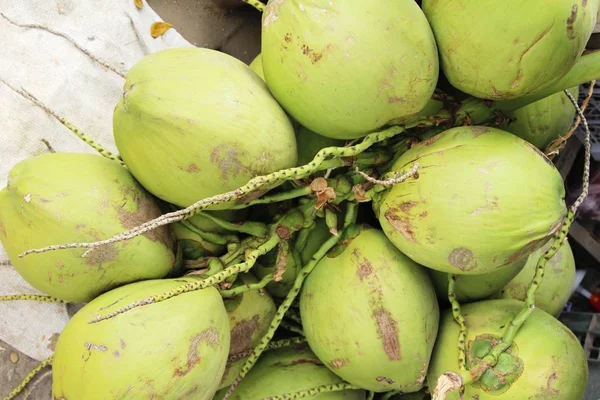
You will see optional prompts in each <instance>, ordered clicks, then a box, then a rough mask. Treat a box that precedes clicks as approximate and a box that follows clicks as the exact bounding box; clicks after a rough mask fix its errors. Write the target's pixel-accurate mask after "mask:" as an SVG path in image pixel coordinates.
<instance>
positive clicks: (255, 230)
mask: <svg viewBox="0 0 600 400" xmlns="http://www.w3.org/2000/svg"><path fill="white" fill-rule="evenodd" d="M202 215H203V216H204V217H206V218H208V219H210V220H211V221H212V222H214V223H215V225H217V226H219V227H220V228H223V229H226V230H228V231H231V232H239V233H245V234H248V235H252V236H258V237H265V236H267V234H268V233H269V229H268V228H267V226H266V225H265V224H263V223H261V222H255V221H243V222H241V223H234V222H229V221H226V220H224V219H221V218H218V217H215V216H214V215H212V214H211V213H202Z"/></svg>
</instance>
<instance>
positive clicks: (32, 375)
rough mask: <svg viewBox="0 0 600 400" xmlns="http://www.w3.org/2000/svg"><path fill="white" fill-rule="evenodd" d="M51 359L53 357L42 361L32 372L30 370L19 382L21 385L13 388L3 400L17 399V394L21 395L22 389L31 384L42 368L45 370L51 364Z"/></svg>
mask: <svg viewBox="0 0 600 400" xmlns="http://www.w3.org/2000/svg"><path fill="white" fill-rule="evenodd" d="M52 359H53V356H50V357H48V358H47V359H45V360H44V361H42V362H41V363H40V364H39V365H38V366H37V367H35V368H34V369H33V370H31V372H30V373H29V374H28V375H27V376H26V377H25V379H23V381H21V383H20V384H19V386H17V387H16V388H14V389H13V390H12V391H11V392H10V393H9V394H8V396H6V397H5V398H4V400H13V399H14V398H15V397H17V395H18V394H19V393H21V392H22V391H23V389H25V387H26V386H27V385H28V384H29V382H31V380H32V379H33V378H35V376H36V375H37V374H38V373H39V372H40V371H41V370H42V369H44V368H46V367H47V366H48V365H50V364H52Z"/></svg>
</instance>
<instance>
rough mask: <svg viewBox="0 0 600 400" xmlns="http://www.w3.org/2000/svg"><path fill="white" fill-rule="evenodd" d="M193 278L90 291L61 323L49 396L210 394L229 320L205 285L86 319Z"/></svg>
mask: <svg viewBox="0 0 600 400" xmlns="http://www.w3.org/2000/svg"><path fill="white" fill-rule="evenodd" d="M193 281H195V279H194V278H178V279H169V280H152V281H144V282H138V283H134V284H130V285H127V286H123V287H120V288H118V289H115V290H112V291H110V292H108V293H105V294H103V295H102V296H100V297H97V298H96V299H94V300H93V301H91V302H90V303H88V304H87V305H86V306H84V307H83V308H82V309H81V310H80V311H78V312H77V313H76V314H75V316H74V317H73V318H72V319H71V320H70V321H69V322H68V323H67V325H66V327H65V329H64V330H63V332H62V333H61V334H60V336H59V338H58V342H57V343H56V350H55V353H54V361H53V363H52V394H53V396H54V397H53V398H55V399H67V400H68V399H86V400H109V399H115V400H117V399H125V398H126V399H131V400H137V399H139V400H146V399H153V398H155V399H164V400H179V399H184V398H190V399H195V400H205V399H206V400H208V399H211V398H212V397H213V395H214V393H215V392H216V390H217V386H218V383H219V381H220V379H221V376H222V374H223V371H224V369H225V363H226V362H227V353H228V351H229V344H230V337H229V318H228V317H227V312H226V311H225V306H224V304H223V300H222V299H221V296H220V294H219V292H218V290H217V289H215V288H213V287H209V288H207V289H203V290H198V291H194V292H189V293H185V294H182V295H180V296H176V297H173V298H172V299H169V300H168V301H165V302H160V303H155V304H151V305H147V306H144V307H138V308H134V309H132V310H130V311H128V312H126V313H124V314H121V315H119V316H117V317H114V318H112V319H109V320H105V321H101V322H99V323H95V324H89V321H90V320H92V319H94V318H95V317H96V316H97V315H100V314H102V315H104V314H106V313H109V312H111V311H114V310H116V309H118V308H120V307H123V306H125V305H127V304H128V303H129V302H132V301H136V300H142V299H144V298H146V297H148V296H151V295H154V294H157V293H162V292H165V291H168V290H172V289H175V288H177V287H179V286H181V285H182V284H185V283H186V282H193Z"/></svg>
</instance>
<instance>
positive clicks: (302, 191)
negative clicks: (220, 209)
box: [230, 186, 312, 210]
mask: <svg viewBox="0 0 600 400" xmlns="http://www.w3.org/2000/svg"><path fill="white" fill-rule="evenodd" d="M311 193H312V190H311V188H310V186H305V187H301V188H298V189H293V190H289V191H287V192H283V193H277V194H274V195H271V196H264V197H261V198H260V199H256V200H253V201H250V202H248V203H244V204H238V205H235V206H233V207H231V208H230V209H231V210H240V209H242V208H248V207H251V206H255V205H258V204H271V203H279V202H282V201H286V200H292V199H296V198H298V197H303V196H306V195H309V194H311Z"/></svg>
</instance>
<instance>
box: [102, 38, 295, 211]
mask: <svg viewBox="0 0 600 400" xmlns="http://www.w3.org/2000/svg"><path fill="white" fill-rule="evenodd" d="M113 127H114V137H115V142H116V144H117V148H118V149H119V153H120V154H121V157H122V158H123V160H124V162H125V164H126V165H127V167H128V168H129V169H130V171H131V173H132V174H133V176H135V177H136V179H137V180H138V181H139V182H140V183H141V184H142V185H143V186H144V187H145V188H146V189H148V190H149V191H150V192H151V193H153V194H154V195H155V196H157V197H159V198H161V199H163V200H165V201H168V202H170V203H173V204H176V205H178V206H182V207H187V206H189V205H191V204H193V203H195V202H196V201H198V200H200V199H203V198H206V197H210V196H214V195H217V194H221V193H224V192H228V191H231V190H234V189H236V188H237V187H239V186H242V185H244V184H245V183H246V182H247V181H248V180H250V179H251V178H253V177H255V176H257V175H266V174H268V173H271V172H274V171H277V170H280V169H284V168H289V167H293V166H295V165H296V160H297V154H296V139H295V135H294V129H293V127H292V124H291V122H290V120H289V118H288V117H287V115H286V114H285V112H284V111H283V109H282V108H281V107H280V106H279V104H277V102H276V101H275V99H274V98H273V97H272V96H271V94H270V93H269V91H268V89H267V87H266V84H265V83H264V82H263V81H262V80H261V79H260V78H259V77H258V76H257V75H256V74H255V73H254V72H252V70H251V69H250V67H248V66H247V65H246V64H244V63H243V62H241V61H239V60H237V59H235V58H234V57H232V56H229V55H227V54H225V53H221V52H219V51H216V50H211V49H205V48H196V47H186V48H179V49H168V50H163V51H160V52H156V53H153V54H150V55H148V56H146V57H144V58H143V59H142V60H141V61H139V62H138V63H137V64H136V65H134V67H133V68H132V69H131V70H130V71H129V72H128V74H127V80H126V83H125V88H124V93H123V97H122V98H121V99H120V101H119V103H118V104H117V106H116V108H115V111H114V116H113ZM226 207H227V204H223V205H220V206H211V207H209V208H208V209H224V208H226Z"/></svg>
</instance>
